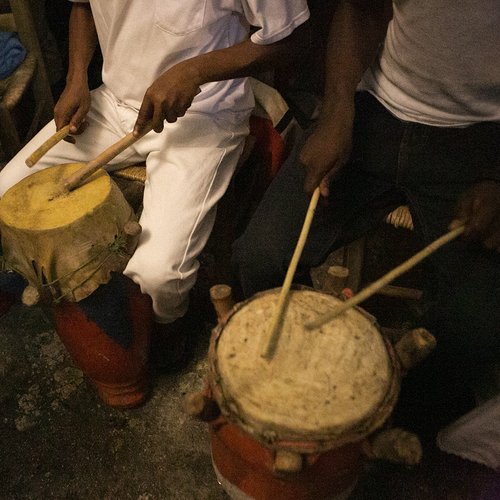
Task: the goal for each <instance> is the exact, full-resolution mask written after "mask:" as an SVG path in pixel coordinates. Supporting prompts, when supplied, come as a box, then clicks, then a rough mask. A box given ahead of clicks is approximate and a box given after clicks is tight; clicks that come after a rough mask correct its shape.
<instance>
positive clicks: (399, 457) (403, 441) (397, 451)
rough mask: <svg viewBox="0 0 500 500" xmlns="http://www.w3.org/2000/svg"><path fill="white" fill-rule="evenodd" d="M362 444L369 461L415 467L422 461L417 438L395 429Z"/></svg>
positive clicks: (382, 432) (414, 435)
mask: <svg viewBox="0 0 500 500" xmlns="http://www.w3.org/2000/svg"><path fill="white" fill-rule="evenodd" d="M363 444H364V446H363V452H364V454H365V455H366V456H367V458H369V459H379V460H387V461H389V462H393V463H399V464H405V465H416V464H418V463H419V462H420V460H421V459H422V444H421V443H420V439H419V438H418V436H417V435H416V434H413V433H412V432H408V431H405V430H404V429H400V428H397V427H395V428H393V429H386V430H383V431H381V432H379V433H377V434H375V435H374V436H372V437H370V439H369V441H368V440H367V441H365V442H364V443H363Z"/></svg>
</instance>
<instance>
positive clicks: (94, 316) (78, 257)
mask: <svg viewBox="0 0 500 500" xmlns="http://www.w3.org/2000/svg"><path fill="white" fill-rule="evenodd" d="M82 166H84V164H78V163H68V164H64V165H56V166H53V167H50V168H47V169H45V170H41V171H39V172H36V173H34V174H32V175H30V176H29V177H26V178H25V179H23V180H22V181H20V182H19V183H18V184H16V185H14V186H13V187H12V188H10V189H9V190H8V191H7V192H6V193H5V195H4V197H3V198H2V199H1V200H0V230H1V235H2V246H3V251H4V258H5V262H6V266H7V267H8V268H10V269H12V270H13V271H16V272H17V273H19V274H21V275H22V276H23V277H24V278H26V280H27V281H28V283H29V285H28V287H27V288H26V289H25V291H24V294H23V302H25V303H26V304H27V305H33V304H35V303H36V302H38V301H39V300H40V299H42V302H43V303H44V304H49V305H50V306H51V310H52V312H53V315H54V321H55V327H56V330H57V333H58V334H59V337H60V338H61V340H62V342H63V343H64V344H65V346H66V348H67V349H68V351H69V353H70V355H71V357H72V358H73V361H74V362H75V364H76V365H78V367H79V368H80V369H81V370H82V371H83V372H84V373H85V375H86V376H87V377H88V378H89V379H90V381H91V382H92V383H93V384H94V385H95V386H96V388H97V392H98V394H99V396H100V397H101V399H102V400H103V401H104V402H105V403H106V404H109V405H111V406H116V407H132V406H137V405H138V404H141V403H142V402H143V401H144V400H145V398H146V397H147V394H148V392H149V376H148V356H149V339H150V333H151V331H150V330H151V324H152V308H151V300H150V298H149V297H148V296H146V295H143V294H142V293H141V291H140V290H139V287H138V286H137V285H135V284H134V283H133V282H132V281H130V280H128V278H125V277H124V276H122V275H121V272H122V271H123V270H124V269H125V266H126V264H127V262H128V260H129V258H130V255H131V253H132V252H133V250H134V247H135V244H136V242H137V239H138V236H139V233H140V226H139V224H138V223H137V222H136V219H135V214H134V212H133V210H132V208H131V207H130V205H129V204H128V203H127V201H126V200H125V198H124V196H123V194H122V192H121V191H120V189H119V188H118V186H117V185H116V184H115V183H114V181H112V180H111V178H110V176H109V175H108V174H107V173H106V172H105V171H104V170H102V169H101V170H99V171H97V172H96V173H94V174H93V175H92V176H90V177H89V178H88V179H87V180H86V181H85V182H84V183H83V184H81V185H80V186H79V187H78V189H74V190H72V191H69V190H67V189H66V190H65V189H64V179H66V178H68V176H70V175H71V174H72V173H74V172H76V171H77V170H79V169H80V168H81V167H82ZM112 278H113V281H112V282H110V280H112ZM117 280H125V281H126V283H124V284H123V285H121V283H119V282H118V281H117ZM127 280H128V281H127ZM112 285H113V286H112ZM97 289H99V294H97V295H96V294H94V292H96V290H97ZM118 292H119V297H118V296H117V294H118ZM111 298H113V300H111ZM118 298H119V300H120V301H119V302H117V300H118ZM108 303H112V304H115V305H114V309H113V306H111V305H108ZM116 304H119V305H118V306H116ZM118 316H120V317H126V318H127V320H124V321H122V322H120V321H111V320H110V318H113V317H118ZM124 324H125V326H124Z"/></svg>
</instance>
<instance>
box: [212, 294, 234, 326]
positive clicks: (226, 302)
mask: <svg viewBox="0 0 500 500" xmlns="http://www.w3.org/2000/svg"><path fill="white" fill-rule="evenodd" d="M209 293H210V300H211V302H212V305H213V306H214V309H215V313H216V314H217V320H218V321H219V322H222V321H224V320H225V319H226V318H227V317H228V316H229V313H230V312H231V310H232V308H233V306H234V299H233V295H232V293H233V291H232V289H231V287H230V286H229V285H214V286H212V287H211V288H210V292H209Z"/></svg>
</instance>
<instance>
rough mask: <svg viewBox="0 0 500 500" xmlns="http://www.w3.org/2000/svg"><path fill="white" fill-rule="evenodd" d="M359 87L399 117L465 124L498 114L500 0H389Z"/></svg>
mask: <svg viewBox="0 0 500 500" xmlns="http://www.w3.org/2000/svg"><path fill="white" fill-rule="evenodd" d="M393 7H394V16H393V19H392V21H391V23H390V24H389V28H388V32H387V36H386V40H385V42H384V45H383V48H382V49H381V51H380V54H379V56H378V58H377V60H376V61H375V62H374V64H372V66H371V67H370V69H369V70H368V71H367V72H366V73H365V75H364V77H363V80H362V82H361V84H360V89H363V90H368V91H369V92H371V93H372V94H374V95H375V96H376V97H377V99H378V100H379V101H381V102H382V104H384V106H386V108H387V109H389V111H391V112H392V113H393V114H394V115H396V116H397V117H398V118H401V119H403V120H409V121H414V122H419V123H424V124H428V125H435V126H447V127H465V126H468V125H471V124H473V123H477V122H483V121H493V122H499V121H500V1H499V0H460V1H457V0H425V1H421V0H394V2H393Z"/></svg>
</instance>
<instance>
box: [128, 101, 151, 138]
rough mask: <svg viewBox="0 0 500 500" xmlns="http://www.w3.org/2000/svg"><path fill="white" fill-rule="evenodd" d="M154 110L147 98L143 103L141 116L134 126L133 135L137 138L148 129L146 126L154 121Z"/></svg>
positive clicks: (140, 111) (139, 115)
mask: <svg viewBox="0 0 500 500" xmlns="http://www.w3.org/2000/svg"><path fill="white" fill-rule="evenodd" d="M153 110H154V108H153V103H152V102H151V101H150V100H149V99H148V98H147V97H145V98H144V100H143V101H142V104H141V108H140V109H139V114H138V115H137V120H136V122H135V125H134V131H133V134H134V136H135V137H140V136H141V134H142V132H143V131H144V129H145V128H146V125H147V124H148V123H149V122H150V121H151V120H152V116H153Z"/></svg>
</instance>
